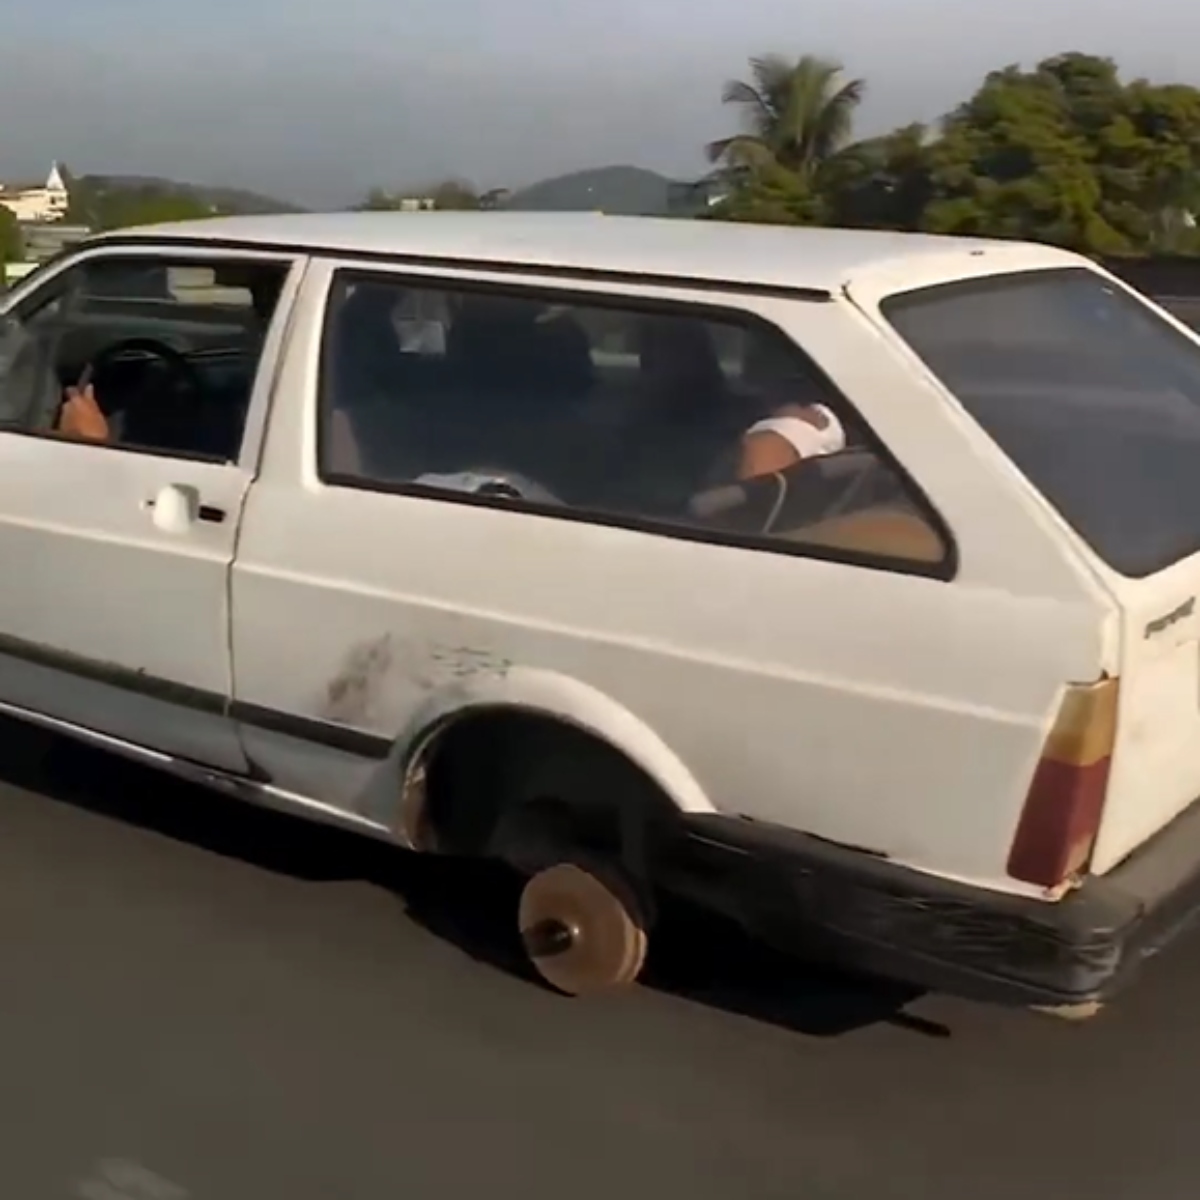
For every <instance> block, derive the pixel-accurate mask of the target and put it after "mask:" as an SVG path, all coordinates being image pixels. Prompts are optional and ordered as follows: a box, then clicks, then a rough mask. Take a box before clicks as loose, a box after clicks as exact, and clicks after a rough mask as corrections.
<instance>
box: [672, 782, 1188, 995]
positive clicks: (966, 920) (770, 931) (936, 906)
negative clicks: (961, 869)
mask: <svg viewBox="0 0 1200 1200" xmlns="http://www.w3.org/2000/svg"><path fill="white" fill-rule="evenodd" d="M664 867H665V872H664V873H665V878H664V880H663V882H664V883H665V884H666V886H667V887H669V888H670V889H671V890H672V891H675V892H677V893H679V894H682V895H685V896H687V897H689V898H690V899H693V900H695V901H697V902H699V903H701V904H703V905H705V906H707V907H710V908H713V909H716V910H718V911H720V912H723V913H724V914H726V915H727V916H730V917H732V918H733V919H735V920H736V921H738V922H739V923H740V924H741V925H743V926H744V927H745V928H746V929H747V930H748V931H749V932H751V933H752V934H754V935H755V936H758V937H761V938H762V939H763V940H765V941H768V942H770V943H772V944H774V945H776V946H778V947H780V948H782V949H785V950H790V951H795V952H800V953H803V954H806V955H810V956H811V955H815V956H817V957H820V958H822V959H825V960H827V961H832V962H836V963H839V964H841V965H843V966H846V967H848V968H851V969H854V970H860V971H864V972H868V973H871V974H877V975H882V976H886V977H888V978H892V979H897V980H902V981H905V982H908V983H912V984H915V985H917V986H920V987H924V988H931V989H935V990H937V991H946V992H952V993H956V994H959V995H965V996H971V997H974V998H977V999H982V1000H989V1001H995V1002H999V1003H1006V1004H1025V1005H1065V1004H1079V1003H1084V1002H1088V1001H1094V1000H1104V999H1107V998H1108V997H1110V996H1111V995H1112V993H1113V992H1114V991H1116V990H1118V989H1119V988H1120V987H1122V986H1123V985H1124V984H1125V983H1126V982H1127V981H1128V980H1129V979H1130V977H1131V976H1132V975H1133V974H1134V973H1135V972H1136V970H1137V968H1138V967H1139V966H1140V965H1141V964H1142V963H1143V962H1144V961H1145V960H1146V959H1147V958H1149V957H1151V956H1152V955H1153V954H1155V953H1157V952H1158V951H1159V950H1160V949H1161V948H1162V947H1164V946H1165V945H1166V944H1167V943H1168V942H1169V941H1170V940H1171V939H1172V938H1173V937H1174V936H1175V935H1176V934H1177V933H1178V932H1179V931H1180V930H1182V929H1183V928H1184V926H1186V925H1187V924H1188V923H1189V922H1190V921H1191V919H1192V918H1193V917H1194V916H1196V915H1197V914H1198V913H1200V804H1198V805H1195V806H1193V807H1192V808H1191V809H1189V810H1188V811H1187V812H1185V813H1184V814H1183V815H1182V816H1180V817H1179V818H1177V819H1176V820H1175V821H1174V822H1173V823H1172V824H1171V825H1170V826H1169V827H1168V828H1167V829H1165V830H1163V831H1162V832H1161V833H1160V834H1158V835H1157V836H1156V837H1155V838H1154V839H1153V840H1152V841H1151V842H1149V843H1147V844H1146V845H1145V846H1143V847H1142V848H1141V849H1139V850H1138V851H1137V852H1136V853H1135V854H1134V855H1133V856H1132V857H1131V858H1129V859H1128V860H1127V861H1126V862H1125V863H1123V864H1122V865H1121V866H1119V867H1117V868H1116V869H1115V870H1114V871H1112V872H1110V873H1109V874H1108V875H1105V876H1102V877H1093V878H1089V879H1088V880H1087V881H1086V882H1085V883H1084V884H1083V885H1082V886H1081V887H1079V888H1078V889H1076V890H1075V891H1073V892H1071V893H1070V894H1068V895H1067V896H1066V897H1065V898H1063V899H1062V900H1059V901H1057V902H1049V901H1041V900H1031V899H1027V898H1025V897H1014V896H1007V895H1003V894H1000V893H996V892H992V891H988V890H986V889H983V888H975V887H970V886H967V885H964V884H958V883H953V882H950V881H947V880H943V879H939V878H937V877H935V876H931V875H926V874H924V873H922V872H919V871H914V870H911V869H909V868H907V867H901V866H897V865H896V864H894V863H890V862H888V861H887V860H886V859H883V858H880V857H877V856H875V855H872V854H869V853H867V852H864V851H860V850H853V849H848V848H846V847H844V846H838V845H835V844H833V843H830V842H825V841H822V840H820V839H818V838H814V837H810V836H808V835H806V834H802V833H797V832H795V831H793V830H789V829H784V828H781V827H778V826H771V825H765V824H762V823H759V822H755V821H750V820H745V819H742V818H736V817H721V816H699V817H689V818H688V819H687V822H686V829H685V832H684V836H683V838H682V840H681V842H680V843H679V844H678V845H677V847H676V852H675V853H674V854H673V855H672V856H671V861H670V862H669V863H667V864H664Z"/></svg>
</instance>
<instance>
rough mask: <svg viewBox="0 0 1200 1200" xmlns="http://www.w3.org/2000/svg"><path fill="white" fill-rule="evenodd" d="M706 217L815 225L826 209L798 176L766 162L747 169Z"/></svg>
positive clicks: (819, 198)
mask: <svg viewBox="0 0 1200 1200" xmlns="http://www.w3.org/2000/svg"><path fill="white" fill-rule="evenodd" d="M707 215H708V216H710V217H711V218H712V219H715V220H719V221H750V222H754V223H756V224H761V225H818V224H820V223H821V222H822V220H823V219H824V217H825V215H826V207H825V204H824V202H823V200H822V198H821V196H820V194H819V193H818V192H817V191H816V189H815V188H814V187H812V186H811V185H810V184H809V183H807V182H806V181H805V180H804V178H803V177H802V176H800V175H798V174H797V173H796V172H794V171H789V170H788V169H787V168H786V167H783V166H781V165H780V164H779V163H777V162H772V161H767V162H763V163H760V164H759V165H758V166H756V167H752V168H749V169H748V171H747V172H746V174H745V175H744V176H743V177H742V178H741V180H740V181H739V185H738V186H737V187H736V188H735V189H734V190H733V191H732V193H731V194H730V195H729V197H728V198H727V199H725V200H723V201H722V202H721V203H720V204H717V205H715V206H714V208H713V209H712V211H711V213H710V214H707Z"/></svg>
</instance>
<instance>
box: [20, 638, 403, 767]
mask: <svg viewBox="0 0 1200 1200" xmlns="http://www.w3.org/2000/svg"><path fill="white" fill-rule="evenodd" d="M4 655H7V656H8V657H9V658H14V659H20V660H21V661H23V662H28V663H33V664H35V665H36V666H40V667H47V668H49V669H50V670H54V671H61V672H62V673H63V674H64V675H69V676H73V677H74V678H76V679H86V680H90V681H92V682H95V683H102V684H105V685H106V686H108V687H112V688H118V689H120V690H121V691H126V692H132V693H135V694H136V695H140V696H147V697H149V698H151V699H153V700H161V701H162V702H164V703H166V704H171V705H175V706H176V707H178V708H187V709H191V710H192V711H193V712H200V713H206V714H208V715H211V716H224V717H228V718H229V719H230V720H233V721H239V722H241V723H243V724H246V725H252V726H255V727H256V728H258V729H264V730H269V731H270V732H272V733H281V734H284V735H285V736H287V737H294V738H297V739H299V740H301V741H306V742H313V743H316V744H318V745H322V746H328V747H329V748H330V749H333V750H340V751H342V752H343V753H345V754H351V755H356V756H357V757H359V758H370V759H383V758H386V757H387V756H388V754H390V753H391V750H392V745H393V742H392V739H390V738H386V737H382V736H379V735H377V734H372V733H366V732H363V731H362V730H358V729H352V728H350V727H349V726H346V725H338V724H335V723H333V722H330V721H321V720H317V719H315V718H311V717H298V716H293V715H292V714H290V713H282V712H278V711H277V710H275V709H272V708H263V707H261V706H259V705H254V704H242V703H238V702H236V701H235V702H231V701H230V700H229V698H228V697H226V696H223V695H220V694H219V693H217V692H209V691H205V690H203V689H201V688H194V687H190V686H188V685H187V684H182V683H175V682H173V681H172V680H169V679H162V678H159V677H158V676H155V675H149V674H147V673H146V672H145V671H138V670H134V669H130V668H129V667H124V666H117V665H115V664H112V663H104V662H98V661H96V660H94V659H90V658H85V657H83V656H81V655H77V654H69V653H65V652H63V651H61V650H51V649H48V648H46V647H44V646H39V645H36V644H35V643H33V642H27V641H24V640H22V639H20V638H13V637H7V636H3V635H0V656H4Z"/></svg>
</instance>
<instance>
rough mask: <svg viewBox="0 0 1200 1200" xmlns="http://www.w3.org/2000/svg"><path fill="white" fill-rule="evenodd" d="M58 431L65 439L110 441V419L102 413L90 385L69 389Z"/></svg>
mask: <svg viewBox="0 0 1200 1200" xmlns="http://www.w3.org/2000/svg"><path fill="white" fill-rule="evenodd" d="M56 430H57V432H58V433H61V434H63V436H64V437H73V438H81V439H82V440H84V441H89V442H107V441H108V439H109V436H110V433H109V427H108V418H107V417H106V416H105V415H104V413H103V412H101V410H100V405H99V403H98V402H97V400H96V392H95V390H94V389H93V387H92V385H91V384H90V383H84V384H83V385H82V386H77V387H69V388H67V390H66V399H65V400H64V401H63V405H62V408H61V409H60V410H59V415H58V425H57V426H56Z"/></svg>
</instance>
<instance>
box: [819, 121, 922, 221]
mask: <svg viewBox="0 0 1200 1200" xmlns="http://www.w3.org/2000/svg"><path fill="white" fill-rule="evenodd" d="M930 142H931V135H930V130H929V129H928V128H926V126H924V125H922V124H920V123H915V124H912V125H905V126H903V127H902V128H900V129H897V130H895V131H894V132H892V133H889V134H885V135H884V136H882V137H876V138H868V139H867V140H865V141H861V142H855V143H853V144H852V145H850V146H847V147H846V149H845V150H843V151H842V152H841V153H840V154H838V155H837V156H836V157H835V158H834V159H833V160H831V161H830V163H829V165H828V167H827V169H826V172H825V178H824V180H823V191H824V194H825V207H826V210H827V212H828V215H829V217H830V218H831V219H832V220H833V221H834V222H836V223H837V224H838V225H846V226H850V227H857V228H865V229H909V230H915V229H919V228H920V227H921V222H922V218H923V217H924V214H925V209H926V207H927V206H928V204H929V201H930V198H931V196H932V188H933V181H932V178H931V170H930V161H929V146H930Z"/></svg>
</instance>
